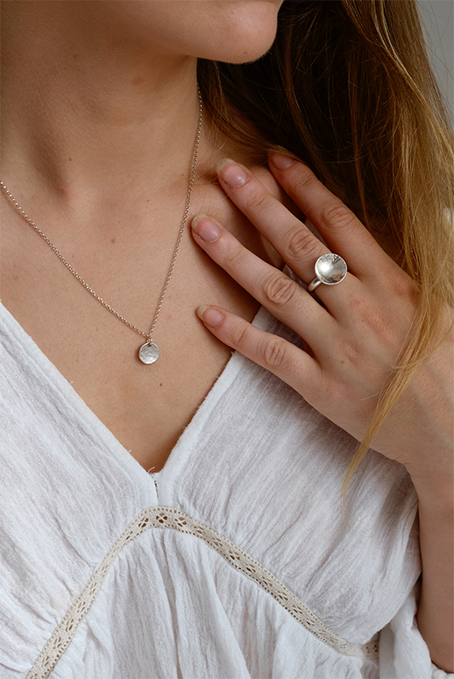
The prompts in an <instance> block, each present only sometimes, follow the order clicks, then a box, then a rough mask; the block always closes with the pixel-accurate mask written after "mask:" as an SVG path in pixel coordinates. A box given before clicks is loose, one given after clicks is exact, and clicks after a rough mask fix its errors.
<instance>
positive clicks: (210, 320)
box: [197, 305, 224, 328]
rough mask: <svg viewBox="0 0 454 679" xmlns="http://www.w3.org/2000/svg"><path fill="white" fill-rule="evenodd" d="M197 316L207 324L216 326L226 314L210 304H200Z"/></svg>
mask: <svg viewBox="0 0 454 679" xmlns="http://www.w3.org/2000/svg"><path fill="white" fill-rule="evenodd" d="M197 316H198V317H199V318H200V320H201V321H203V322H204V323H206V325H209V326H211V327H212V328H216V327H217V326H218V325H219V323H220V322H221V321H222V320H223V318H224V316H223V314H221V312H220V311H218V310H217V309H213V307H210V306H206V305H205V306H199V308H198V309H197Z"/></svg>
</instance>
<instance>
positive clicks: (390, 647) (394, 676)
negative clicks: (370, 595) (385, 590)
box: [380, 585, 454, 679]
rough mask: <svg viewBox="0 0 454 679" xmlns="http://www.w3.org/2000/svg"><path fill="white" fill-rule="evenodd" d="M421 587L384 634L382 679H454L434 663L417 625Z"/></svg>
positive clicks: (381, 636) (381, 643)
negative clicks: (417, 609)
mask: <svg viewBox="0 0 454 679" xmlns="http://www.w3.org/2000/svg"><path fill="white" fill-rule="evenodd" d="M418 592H419V585H416V587H415V588H414V589H413V591H412V592H411V594H410V595H409V596H408V598H407V599H406V601H405V603H404V605H403V606H402V608H401V609H400V610H399V612H398V613H397V615H396V616H395V617H394V618H393V619H392V620H391V622H390V623H389V624H388V625H386V627H385V628H384V629H383V630H382V631H381V634H380V679H454V674H451V673H447V672H444V671H443V670H441V669H439V668H438V667H436V665H434V664H433V663H432V661H431V659H430V654H429V649H428V648H427V644H426V643H425V641H424V639H423V638H422V636H421V634H420V632H419V629H418V626H417V624H416V608H417V607H416V600H417V596H418Z"/></svg>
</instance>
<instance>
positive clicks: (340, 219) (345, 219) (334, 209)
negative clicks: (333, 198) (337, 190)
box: [320, 203, 356, 229]
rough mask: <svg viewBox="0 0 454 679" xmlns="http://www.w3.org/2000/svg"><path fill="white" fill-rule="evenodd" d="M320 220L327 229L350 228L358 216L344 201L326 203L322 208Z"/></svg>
mask: <svg viewBox="0 0 454 679" xmlns="http://www.w3.org/2000/svg"><path fill="white" fill-rule="evenodd" d="M320 221H321V222H322V224H323V226H324V227H325V228H326V229H348V228H350V227H352V226H353V225H354V223H355V221H356V217H355V215H354V214H353V212H351V210H349V209H348V207H347V206H346V205H343V204H342V203H331V204H328V205H325V206H324V207H323V208H322V210H321V215H320Z"/></svg>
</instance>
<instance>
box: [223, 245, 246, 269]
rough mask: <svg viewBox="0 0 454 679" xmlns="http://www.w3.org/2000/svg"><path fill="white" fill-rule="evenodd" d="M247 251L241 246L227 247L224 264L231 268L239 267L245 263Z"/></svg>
mask: <svg viewBox="0 0 454 679" xmlns="http://www.w3.org/2000/svg"><path fill="white" fill-rule="evenodd" d="M244 255H245V252H244V249H243V248H242V247H241V246H238V245H236V246H233V247H229V248H226V249H225V252H224V257H223V259H224V265H225V266H226V267H227V268H229V269H238V268H240V267H241V266H242V264H243V258H244Z"/></svg>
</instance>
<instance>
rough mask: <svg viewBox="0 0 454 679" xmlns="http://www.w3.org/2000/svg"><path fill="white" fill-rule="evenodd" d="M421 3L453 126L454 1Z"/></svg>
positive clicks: (435, 66)
mask: <svg viewBox="0 0 454 679" xmlns="http://www.w3.org/2000/svg"><path fill="white" fill-rule="evenodd" d="M394 1H395V2H399V0H394ZM418 4H419V7H420V15H421V18H422V21H423V26H424V29H425V32H426V42H427V46H428V51H429V56H430V58H431V61H432V65H433V68H434V70H435V73H436V75H437V78H438V82H439V85H440V87H441V90H442V92H443V94H444V96H445V98H446V99H447V101H448V104H449V109H450V113H451V120H452V121H453V123H454V0H418Z"/></svg>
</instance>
